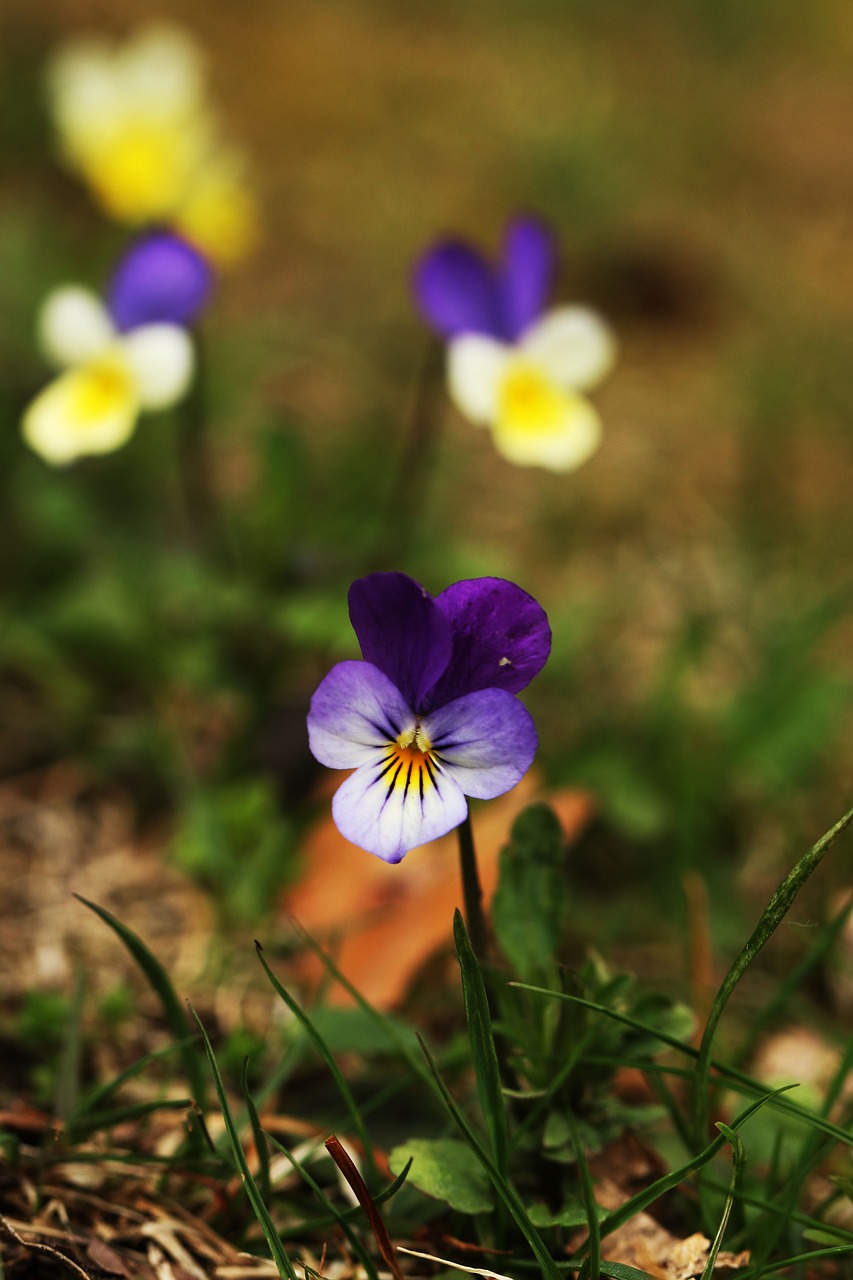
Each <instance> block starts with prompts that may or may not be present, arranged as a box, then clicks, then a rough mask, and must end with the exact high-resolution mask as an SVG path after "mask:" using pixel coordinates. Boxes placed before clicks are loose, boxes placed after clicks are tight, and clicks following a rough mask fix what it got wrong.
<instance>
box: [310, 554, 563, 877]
mask: <svg viewBox="0 0 853 1280" xmlns="http://www.w3.org/2000/svg"><path fill="white" fill-rule="evenodd" d="M349 612H350V620H351V622H352V625H353V629H354V630H355V633H356V635H357V636H358V640H359V644H360V646H361V652H362V655H363V659H364V660H363V661H361V662H359V661H357V660H356V661H349V662H340V663H338V665H337V666H336V667H333V668H332V670H331V671H330V672H329V674H328V675H327V676H326V677H325V679H324V680H323V681H322V682H321V684H320V685H319V687H318V688H317V690H316V692H315V694H314V697H313V698H312V700H311V710H310V713H309V716H308V736H309V743H310V746H311V750H312V752H313V754H314V755H315V757H316V758H317V759H318V760H319V761H320V763H321V764H324V765H327V766H328V767H329V768H331V769H354V770H355V772H354V773H352V774H351V775H350V777H349V778H347V780H346V781H345V782H344V783H343V784H342V785H341V786H340V787H339V788H338V790H337V792H336V793H335V796H334V799H333V801H332V814H333V817H334V819H335V823H336V824H337V827H338V829H339V830H340V832H341V833H342V835H344V836H346V838H347V839H348V840H351V841H352V842H353V844H357V845H359V846H360V847H361V848H363V849H366V850H368V852H370V853H374V854H376V855H377V856H378V857H380V858H384V860H385V861H386V862H399V861H400V859H401V858H402V857H403V856H404V855H405V854H406V853H407V852H408V851H409V850H410V849H413V848H415V846H417V845H420V844H425V843H426V842H427V841H429V840H435V839H437V838H438V837H439V836H443V835H445V834H446V833H447V832H448V831H451V830H452V829H453V828H454V827H456V826H458V825H459V823H460V822H462V821H463V820H464V819H465V816H466V814H467V812H468V803H467V800H466V797H467V796H472V797H475V798H476V799H479V800H491V799H494V798H495V797H496V796H500V795H503V794H504V792H505V791H509V790H510V789H511V788H512V787H514V786H515V784H516V783H517V782H518V781H519V780H520V779H521V778H522V777H523V775H524V774H525V773H526V771H527V769H528V768H529V766H530V764H531V762H532V760H533V756H534V754H535V752H536V745H537V738H536V728H535V726H534V724H533V720H532V718H531V716H530V713H529V712H528V710H527V708H526V707H525V706H524V705H523V704H522V703H521V702H520V701H519V700H518V698H517V697H516V696H515V695H516V694H517V693H518V692H519V691H520V690H522V689H524V688H525V687H526V686H527V685H528V684H529V683H530V681H531V680H532V679H533V677H534V676H535V675H537V674H538V672H539V671H540V670H541V669H542V667H543V666H544V664H545V661H546V659H547V657H548V654H549V652H550V648H551V630H550V627H549V626H548V619H547V617H546V616H545V612H544V610H543V609H542V607H541V606H540V605H539V604H538V603H537V602H536V601H535V600H534V599H533V597H532V596H529V595H528V594H527V592H526V591H523V590H522V589H521V588H520V587H517V586H516V585H515V584H514V583H512V582H506V581H504V580H503V579H501V578H473V579H470V580H468V581H464V582H457V583H454V585H453V586H451V587H448V588H447V590H446V591H443V592H442V593H441V595H439V596H436V597H435V598H434V599H433V597H432V596H431V595H429V593H428V592H427V591H425V590H424V588H423V587H422V586H420V585H419V584H418V583H417V582H414V581H413V580H412V579H411V578H408V577H406V575H405V574H402V573H374V574H371V575H370V576H369V577H367V578H361V579H359V580H358V581H357V582H354V583H353V585H352V587H351V588H350V593H349Z"/></svg>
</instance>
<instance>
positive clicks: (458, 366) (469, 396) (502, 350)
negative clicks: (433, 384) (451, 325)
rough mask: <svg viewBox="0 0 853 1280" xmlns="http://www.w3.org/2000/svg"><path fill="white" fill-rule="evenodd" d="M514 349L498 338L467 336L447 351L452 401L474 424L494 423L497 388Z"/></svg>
mask: <svg viewBox="0 0 853 1280" xmlns="http://www.w3.org/2000/svg"><path fill="white" fill-rule="evenodd" d="M511 353H512V348H511V347H508V346H507V345H506V344H505V343H503V342H498V341H497V340H496V339H495V338H487V337H485V336H484V335H483V334H479V333H465V334H463V335H462V336H461V337H459V338H454V339H453V340H452V342H451V343H450V344H449V346H448V348H447V381H448V389H449V391H450V396H451V399H452V400H453V402H454V404H455V405H456V407H457V408H458V409H459V410H460V412H461V413H464V414H465V417H466V418H470V419H471V421H472V422H476V423H478V424H481V425H486V424H488V423H490V422H493V421H494V418H495V414H496V412H497V405H498V386H499V383H500V379H501V374H502V373H503V371H504V369H505V367H506V363H507V360H508V359H509V358H510V356H511Z"/></svg>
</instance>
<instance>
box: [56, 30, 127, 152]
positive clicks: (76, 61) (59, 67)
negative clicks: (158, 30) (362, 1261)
mask: <svg viewBox="0 0 853 1280" xmlns="http://www.w3.org/2000/svg"><path fill="white" fill-rule="evenodd" d="M114 60H115V55H114V53H113V50H112V47H111V46H110V45H109V44H108V43H107V41H105V40H101V39H97V38H86V37H83V38H78V39H73V40H69V41H67V43H65V44H63V45H62V46H60V48H59V49H58V50H57V52H56V53H55V54H54V56H53V58H51V60H50V62H49V64H48V68H47V89H48V96H49V99H50V103H51V108H52V111H53V115H54V118H55V120H56V124H57V128H58V129H59V132H60V135H61V137H62V139H63V141H64V143H65V145H66V147H67V148H68V150H69V151H70V152H71V154H72V156H75V157H76V158H78V159H79V158H80V156H81V155H83V154H85V152H86V151H87V150H88V149H89V147H90V146H94V145H97V144H98V143H99V142H100V140H101V139H102V138H103V137H104V135H105V134H106V133H108V132H109V131H110V130H111V129H112V127H113V125H112V121H113V118H114V116H115V114H116V111H117V109H118V106H119V97H120V87H119V85H118V83H117V80H116V76H115V72H114Z"/></svg>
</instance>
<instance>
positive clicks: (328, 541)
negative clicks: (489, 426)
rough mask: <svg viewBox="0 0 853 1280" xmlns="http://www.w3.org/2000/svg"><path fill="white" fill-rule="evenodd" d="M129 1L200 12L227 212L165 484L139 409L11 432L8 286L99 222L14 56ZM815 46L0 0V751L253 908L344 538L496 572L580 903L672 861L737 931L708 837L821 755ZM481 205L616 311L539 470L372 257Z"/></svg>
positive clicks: (791, 19)
mask: <svg viewBox="0 0 853 1280" xmlns="http://www.w3.org/2000/svg"><path fill="white" fill-rule="evenodd" d="M153 18H167V19H169V20H172V21H175V22H179V23H181V24H183V25H185V26H186V28H187V29H188V30H189V31H190V32H191V33H193V34H194V36H195V37H196V38H197V39H198V41H199V42H200V44H201V45H202V46H203V48H204V49H205V50H206V52H207V56H208V59H209V69H210V75H211V81H212V88H213V94H214V97H215V100H216V102H217V104H218V108H219V111H220V113H221V116H222V120H223V124H224V128H225V130H226V132H227V133H228V134H229V136H231V137H233V139H234V140H235V141H237V142H239V143H240V145H242V146H244V147H245V148H246V150H247V151H248V152H249V154H250V156H251V158H252V180H253V182H254V184H255V186H256V189H257V192H258V195H259V200H260V204H261V210H262V221H263V239H262V243H261V245H260V246H259V248H258V250H257V251H256V253H255V254H254V256H253V258H252V259H251V260H250V261H248V262H246V263H245V264H243V265H242V266H240V267H239V268H237V269H235V270H233V271H232V272H231V273H230V274H228V275H223V277H222V279H221V281H220V284H219V287H218V291H217V297H216V302H215V305H214V307H213V308H212V309H211V311H210V313H209V316H208V317H206V319H205V321H204V332H203V334H202V341H203V348H204V366H205V386H204V390H203V395H204V404H205V413H206V415H207V440H206V444H205V451H206V452H205V458H206V467H207V468H209V477H208V479H209V485H208V490H209V491H208V493H207V499H206V501H207V502H208V505H209V507H211V508H212V509H208V510H206V511H203V512H202V513H201V516H199V512H198V511H197V510H196V512H195V514H193V510H192V504H193V499H192V494H189V495H188V494H187V492H186V488H187V486H186V483H185V480H184V481H183V482H182V477H181V468H180V458H179V449H178V445H177V438H178V437H177V434H176V433H177V432H178V427H177V425H176V415H173V416H169V415H163V416H161V417H160V418H157V419H154V418H152V419H148V420H146V421H144V422H143V423H142V424H141V426H140V429H139V430H138V431H137V433H136V435H135V436H134V438H133V440H132V441H131V443H130V444H129V445H128V447H127V448H125V449H124V450H123V451H122V452H120V453H118V454H115V455H111V456H108V457H106V458H102V459H93V460H89V461H85V462H83V463H80V464H78V465H76V466H74V467H72V468H70V469H68V470H66V471H56V472H54V471H51V470H49V469H48V468H46V467H45V466H44V465H43V463H42V462H41V461H40V460H39V459H38V458H36V457H35V456H32V455H30V454H29V453H28V452H27V450H26V448H25V446H24V445H23V444H22V442H21V440H20V437H19V431H18V421H19V418H20V413H21V409H22V408H23V406H24V405H25V404H26V402H27V400H28V399H29V398H30V397H31V396H32V395H33V394H34V393H35V391H36V390H37V389H38V388H39V387H40V386H41V385H42V384H43V383H44V381H45V380H46V377H47V371H46V369H45V368H44V365H43V363H42V361H41V359H40V357H39V355H38V353H37V352H36V350H35V347H34V344H33V339H32V325H33V316H34V312H35V309H36V307H37V305H38V302H39V300H40V299H41V297H42V296H43V295H44V293H45V292H46V291H47V290H48V289H50V288H52V287H53V286H54V285H55V284H57V283H60V282H63V281H65V280H68V279H72V280H82V281H85V282H88V283H90V284H94V285H98V284H99V283H100V282H101V281H102V280H103V277H104V275H105V273H106V272H107V270H108V269H109V265H110V263H111V261H112V260H113V258H114V256H115V254H116V252H117V251H119V249H120V247H121V246H122V244H123V243H124V241H125V237H124V236H123V234H122V233H121V232H119V231H118V230H116V229H115V228H110V227H109V226H108V225H107V224H106V222H105V221H104V219H103V218H102V216H101V215H100V214H99V213H98V211H97V210H96V209H95V208H94V207H93V205H92V204H91V202H90V200H89V197H88V195H87V193H86V192H85V191H84V190H83V189H82V188H81V187H80V186H79V185H78V184H77V183H76V182H75V181H74V179H73V178H72V177H70V176H69V175H67V174H66V173H64V172H63V171H62V170H61V169H60V168H59V167H58V166H57V164H56V160H55V156H54V154H53V152H52V146H53V143H52V137H51V131H50V126H49V121H48V120H47V118H46V113H45V108H44V104H43V100H42V96H41V82H40V75H41V68H42V66H43V62H44V58H45V56H46V54H47V53H48V51H49V50H50V49H51V48H52V47H53V46H54V44H55V43H56V42H57V41H58V40H60V39H62V38H64V37H65V36H67V35H68V34H70V33H72V32H75V31H89V30H103V31H106V32H109V33H114V34H116V35H123V34H125V33H126V32H128V31H130V30H131V29H132V28H133V27H134V26H135V25H136V24H137V23H139V22H142V21H149V20H151V19H153ZM852 64H853V24H851V22H850V12H849V4H848V3H847V0H813V3H811V4H809V5H803V4H802V3H801V2H799V0H797V2H794V0H750V2H749V3H744V2H743V0H643V3H642V4H637V3H629V2H628V0H525V2H524V3H510V2H509V0H461V2H460V0H433V2H432V3H430V4H429V5H427V4H424V3H415V2H414V0H247V2H246V3H243V4H240V5H237V4H235V3H233V0H220V2H219V3H214V2H213V0H204V2H203V3H202V2H201V0H198V2H197V3H195V2H191V0H185V2H179V0H173V2H172V3H152V2H151V0H136V2H133V0H115V2H114V3H109V4H107V3H84V2H83V0H64V2H62V0H56V2H55V3H52V2H49V0H4V5H3V9H2V12H0V461H1V462H2V465H0V489H2V493H0V510H1V511H2V513H3V516H2V518H3V523H4V529H3V538H2V542H0V572H2V579H3V584H4V585H3V594H2V603H1V604H0V610H2V616H0V700H2V721H1V722H0V769H2V773H3V775H4V776H5V777H15V776H17V775H20V774H22V773H24V772H26V771H31V770H39V769H43V768H45V767H47V766H50V765H51V764H53V763H55V762H57V761H67V760H73V761H75V762H79V763H80V764H81V765H82V766H83V767H84V768H85V770H86V777H87V779H88V780H89V785H90V786H91V787H92V788H95V789H97V788H98V787H102V786H109V787H115V786H118V787H120V788H122V789H123V790H124V792H125V793H126V794H128V795H130V796H131V797H132V803H133V806H134V811H135V812H136V814H137V815H138V818H139V821H140V822H145V821H147V820H149V819H150V818H151V817H152V816H158V815H162V814H166V815H168V816H170V818H174V834H173V836H172V837H171V838H170V841H169V842H168V843H169V848H170V855H169V856H171V857H173V858H177V859H178V860H179V861H180V863H181V865H183V866H184V867H185V868H187V869H189V870H190V871H191V872H192V873H193V874H194V875H197V876H198V877H199V878H200V879H201V880H202V881H203V882H204V883H205V884H207V885H208V886H210V887H211V888H212V890H213V891H214V896H215V898H217V900H218V901H219V902H220V905H221V906H222V910H223V912H224V914H225V916H226V917H230V918H233V917H236V918H237V919H240V920H245V919H251V918H252V917H253V916H254V915H257V914H258V913H259V912H261V911H262V910H263V909H265V908H266V907H268V906H269V904H270V902H271V900H272V898H271V894H272V893H273V891H274V889H275V887H276V885H278V884H279V883H281V882H283V881H284V880H286V878H287V876H288V875H289V874H291V871H292V867H293V865H294V858H295V857H296V856H297V854H298V848H299V842H300V833H301V830H302V829H303V823H304V821H305V820H306V818H307V817H308V816H309V814H310V813H311V812H315V811H316V806H315V807H314V808H313V809H312V808H310V807H306V805H305V803H304V796H305V793H306V789H307V788H309V787H310V784H311V780H312V778H313V777H314V774H313V772H312V769H311V762H310V760H309V759H308V757H307V750H306V743H305V735H304V718H303V717H304V711H305V707H306V703H307V698H308V696H309V695H310V693H311V690H312V688H313V687H314V684H315V683H316V681H317V679H318V678H319V677H320V676H321V675H322V674H323V672H324V671H325V670H326V669H327V667H328V664H329V662H330V661H331V660H333V659H336V658H338V657H340V656H347V655H351V654H352V653H353V651H354V642H353V638H352V635H351V633H350V630H349V626H348V622H347V618H346V606H345V591H346V586H347V584H348V583H349V581H350V580H351V578H352V577H354V576H357V575H358V574H360V573H362V572H365V571H366V570H368V569H371V568H399V569H402V570H405V571H407V572H409V573H411V574H412V575H413V576H415V577H417V578H418V579H419V580H421V581H422V582H423V583H424V584H425V585H426V586H427V587H428V588H430V589H431V590H434V591H439V590H441V589H442V588H443V587H444V586H445V585H446V584H447V583H448V582H450V581H453V580H455V579H457V578H461V577H467V576H474V575H477V574H481V573H488V574H495V575H500V576H506V577H510V578H514V579H515V580H517V581H518V582H520V583H521V584H522V585H523V586H524V587H525V588H527V589H528V590H530V591H531V592H533V593H534V594H536V595H537V596H538V597H539V598H540V599H541V601H542V602H543V604H544V605H545V607H546V609H547V610H548V612H549V614H550V616H551V618H552V622H553V626H554V633H555V648H554V656H553V659H552V661H551V663H550V666H549V668H548V669H547V670H546V673H545V674H544V675H543V677H542V678H541V679H540V680H539V681H538V682H537V684H536V685H534V686H533V688H532V689H531V690H530V692H529V696H528V698H527V700H528V702H529V704H530V706H531V708H532V709H533V710H534V712H535V713H536V715H537V720H538V723H539V727H540V738H541V744H542V745H541V753H540V756H541V767H542V770H543V772H544V775H545V777H546V779H547V780H548V781H549V782H550V783H551V784H553V785H571V786H584V787H589V788H590V789H591V790H592V791H593V792H594V794H595V795H596V797H597V804H598V813H599V816H598V818H597V819H596V821H595V822H594V823H593V825H592V827H591V828H590V830H589V832H588V833H587V835H586V836H585V837H584V839H583V840H582V841H581V843H580V845H579V846H578V848H577V850H576V855H575V862H574V865H575V869H576V870H575V874H576V876H577V887H578V893H579V895H581V896H582V897H583V896H584V895H585V896H586V897H587V898H588V900H589V902H590V903H591V904H592V905H591V911H592V914H591V915H590V916H589V920H590V922H591V924H590V928H591V927H592V922H594V923H595V927H597V928H598V927H600V928H602V929H605V930H607V931H608V932H610V933H611V934H612V935H617V934H618V935H619V936H620V937H625V936H626V934H627V935H630V934H631V933H632V932H639V933H641V934H642V933H645V934H646V935H647V936H654V935H655V933H656V932H657V931H659V930H660V929H661V927H662V926H661V923H660V922H661V920H662V918H663V914H662V913H665V914H666V915H669V913H670V912H671V911H672V910H673V909H675V910H678V911H681V910H682V909H683V908H682V905H681V903H682V897H681V878H682V875H683V873H684V872H685V871H687V870H688V869H691V868H693V869H699V870H700V871H702V873H703V875H704V876H705V878H706V879H707V880H708V881H709V883H710V884H711V887H712V888H713V889H714V890H715V891H719V893H720V894H721V895H722V896H721V897H720V899H719V900H720V901H721V902H722V903H723V907H722V908H721V910H720V912H719V913H718V914H719V920H717V921H716V922H715V923H716V927H717V928H718V931H719V932H720V934H721V936H722V938H723V939H724V940H726V939H730V938H736V937H738V936H742V935H739V934H738V929H739V928H740V926H741V924H742V921H741V920H739V919H738V918H737V913H736V911H735V910H734V908H733V907H732V906H731V903H732V896H731V886H732V883H733V877H739V879H738V880H737V881H736V883H737V884H738V885H739V886H740V888H741V889H745V890H746V891H747V893H749V891H751V890H752V889H756V888H757V890H758V892H759V896H760V895H761V893H762V892H763V888H764V886H765V885H770V886H771V887H772V884H773V883H775V882H776V880H778V878H779V875H780V874H781V871H782V870H783V869H784V867H785V866H787V865H789V864H790V863H791V862H793V860H794V857H795V856H796V855H798V854H799V853H800V852H801V851H802V848H803V847H804V846H805V845H807V844H809V843H811V841H812V840H813V839H814V838H816V836H817V835H818V834H819V833H820V832H821V831H822V830H824V829H825V828H826V827H828V826H829V825H830V823H831V822H832V821H833V820H834V819H835V818H836V817H837V816H838V815H839V814H840V812H841V811H842V809H843V807H845V806H844V802H845V791H846V790H847V789H849V777H850V766H851V748H850V737H849V732H848V731H849V728H850V721H851V717H850V706H851V702H850V694H851V690H853V675H851V670H850V665H849V658H848V655H849V648H850V638H851V611H850V606H851V582H850V573H849V564H850V550H851V541H852V540H853V504H851V499H850V493H851V481H853V423H851V413H853V359H851V339H853V253H851V244H853V146H851V137H853V98H851V95H850V71H851V65H852ZM518 208H525V209H532V210H536V211H538V212H540V213H541V214H542V215H544V216H545V217H546V218H547V219H548V220H550V221H551V222H552V224H553V225H554V226H555V227H556V228H557V230H558V232H559V235H560V238H561V242H562V257H563V261H562V271H561V280H560V288H559V298H560V299H561V300H565V301H582V302H586V303H589V304H591V305H594V306H596V307H597V308H598V309H600V311H601V312H602V313H603V314H604V315H605V316H606V317H607V318H608V319H609V321H610V322H611V324H612V325H613V326H614V328H615V330H616V331H617V334H618V336H619V341H620V346H621V359H620V363H619V365H618V368H617V370H616V372H615V374H614V375H613V376H612V377H611V379H610V380H609V382H608V383H607V385H606V386H605V387H604V389H603V391H602V393H601V394H600V396H599V397H598V402H599V405H600V409H601V413H602V416H603V420H604V426H605V439H604V444H603V447H602V449H601V451H600V453H599V454H598V455H597V456H596V457H595V458H594V459H593V460H592V461H591V462H590V463H589V464H588V465H587V466H586V467H585V468H584V469H583V470H582V471H580V472H578V473H576V474H574V475H570V476H555V475H551V474H548V473H546V472H544V471H539V470H524V471H523V470H518V469H513V468H512V467H511V466H510V465H509V464H508V463H506V462H504V461H503V460H502V459H501V458H500V457H498V455H497V454H495V453H494V452H493V449H492V446H491V444H490V441H489V439H488V436H487V434H486V433H483V432H477V431H475V430H473V429H472V428H471V427H470V426H469V425H468V424H467V423H465V422H464V421H462V420H461V419H460V418H458V417H457V416H456V414H455V413H454V412H453V411H452V410H451V409H450V407H449V405H448V404H447V402H446V400H445V398H444V395H443V390H442V380H441V369H440V361H439V360H438V358H437V353H436V351H435V349H434V347H433V346H432V345H431V342H430V340H429V338H428V335H427V334H426V331H425V329H424V327H423V325H422V324H421V322H420V321H419V320H418V318H417V316H416V314H415V312H414V309H413V306H412V303H411V298H410V292H409V275H410V269H411V263H412V261H413V259H414V257H415V256H416V255H417V254H418V253H419V252H420V251H421V250H422V248H423V247H424V246H425V245H426V244H427V243H428V242H429V241H430V240H432V239H433V238H435V237H436V236H437V235H438V234H441V233H444V232H448V231H453V232H458V233H462V234H464V235H466V236H468V237H470V238H471V239H473V240H475V241H477V242H479V243H482V244H484V245H486V246H494V245H495V244H496V243H497V240H498V238H499V235H500V231H501V227H502V225H503V224H504V222H505V220H506V218H507V216H508V215H510V214H511V213H512V212H513V211H515V210H516V209H518ZM421 412H425V413H426V414H427V419H428V422H429V424H430V430H431V432H432V439H431V441H430V443H429V447H428V448H427V449H425V450H423V453H422V455H421V454H419V453H418V452H417V450H415V449H414V446H413V445H412V436H411V433H412V430H413V428H412V421H413V417H414V416H415V415H416V414H417V413H421ZM412 458H414V459H415V460H416V463H417V465H412ZM407 459H408V460H409V461H408V462H407V461H406V460H407ZM401 476H402V478H401ZM188 499H189V500H188ZM415 856H417V855H415ZM238 869H239V873H240V874H239V876H238V877H235V872H236V871H237V870H238ZM614 877H617V878H618V882H619V883H620V884H621V885H622V886H623V887H624V888H625V889H626V890H628V889H630V890H631V892H630V893H627V894H626V895H624V896H621V897H620V899H619V900H618V901H614V897H613V891H612V890H613V884H614V882H615V881H614ZM834 879H835V880H836V881H837V883H839V884H841V883H843V881H844V874H843V868H837V869H836V872H835V874H834ZM235 880H236V881H238V882H239V888H238V889H235V887H234V886H235ZM734 896H735V897H736V896H737V895H734ZM765 896H766V895H765ZM644 902H645V903H646V905H647V906H648V912H647V913H645V914H644V912H643V903H644Z"/></svg>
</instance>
